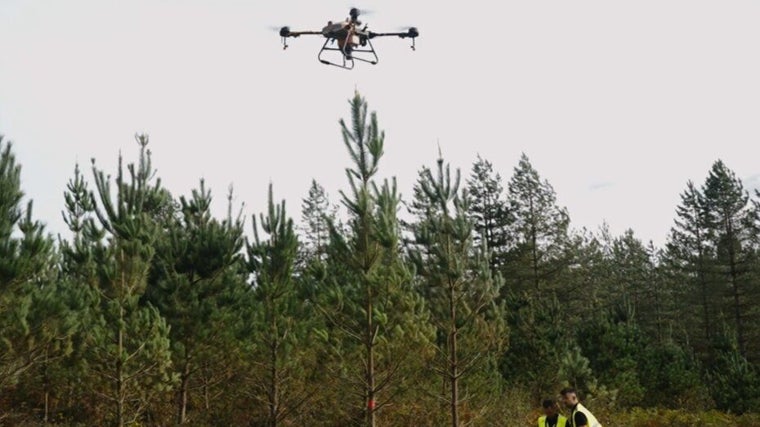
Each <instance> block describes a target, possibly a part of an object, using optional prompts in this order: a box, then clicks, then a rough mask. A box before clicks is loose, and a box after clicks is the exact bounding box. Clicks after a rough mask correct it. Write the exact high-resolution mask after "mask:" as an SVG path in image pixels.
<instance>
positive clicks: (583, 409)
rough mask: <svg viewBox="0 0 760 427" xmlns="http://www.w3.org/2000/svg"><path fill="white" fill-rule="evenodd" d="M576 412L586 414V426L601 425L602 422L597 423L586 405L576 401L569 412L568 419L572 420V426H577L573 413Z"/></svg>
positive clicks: (597, 426) (594, 426)
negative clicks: (573, 407)
mask: <svg viewBox="0 0 760 427" xmlns="http://www.w3.org/2000/svg"><path fill="white" fill-rule="evenodd" d="M578 412H582V413H583V415H585V416H586V419H587V420H588V427H602V424H601V423H599V421H598V420H597V419H596V417H595V416H594V414H592V413H591V411H589V410H588V409H586V407H585V406H583V405H581V404H580V403H578V404H577V405H576V406H575V409H573V413H572V414H570V419H571V420H573V421H572V423H573V427H578V426H576V425H575V414H577V413H578Z"/></svg>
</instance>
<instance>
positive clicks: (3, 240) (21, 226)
mask: <svg viewBox="0 0 760 427" xmlns="http://www.w3.org/2000/svg"><path fill="white" fill-rule="evenodd" d="M23 197H24V193H23V191H22V190H21V166H20V165H18V164H16V158H15V155H14V154H13V151H12V145H11V144H10V143H4V142H3V140H2V137H0V391H1V390H3V389H4V388H5V387H7V386H9V385H12V384H14V383H16V382H17V380H18V378H19V375H20V374H22V373H23V372H25V371H27V370H28V369H30V368H31V367H33V366H34V365H35V363H37V362H38V361H39V360H40V359H41V358H44V350H45V343H44V341H43V342H40V343H37V342H36V341H35V340H34V335H33V332H34V331H32V330H30V324H29V321H30V320H31V319H30V318H29V316H30V314H31V313H30V310H33V308H32V307H31V304H32V302H33V299H34V298H35V296H39V294H38V293H37V291H39V287H41V286H43V285H45V284H46V283H49V282H50V280H51V279H52V278H53V277H54V276H52V267H53V261H54V258H53V245H52V241H51V239H50V237H49V236H47V235H46V234H45V231H44V225H43V224H42V223H40V222H39V221H36V220H34V219H33V213H32V201H29V202H28V203H27V204H26V209H23V208H22V199H23Z"/></svg>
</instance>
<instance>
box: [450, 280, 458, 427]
mask: <svg viewBox="0 0 760 427" xmlns="http://www.w3.org/2000/svg"><path fill="white" fill-rule="evenodd" d="M449 316H450V318H451V330H450V331H449V342H450V347H449V353H450V354H449V379H450V380H451V402H450V404H451V425H452V427H458V426H459V366H458V363H459V360H458V359H457V333H458V330H457V322H456V320H457V307H456V292H455V290H454V286H453V285H450V286H449Z"/></svg>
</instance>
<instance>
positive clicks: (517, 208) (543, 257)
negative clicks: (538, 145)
mask: <svg viewBox="0 0 760 427" xmlns="http://www.w3.org/2000/svg"><path fill="white" fill-rule="evenodd" d="M508 189H509V202H510V210H511V212H512V213H513V215H514V222H513V223H512V232H511V234H512V238H513V239H514V241H515V242H516V246H515V248H514V249H513V250H512V251H511V253H510V256H509V258H510V261H511V262H510V266H509V267H508V268H507V269H506V273H505V278H506V279H507V280H509V282H510V283H512V282H514V283H513V284H514V285H515V286H516V288H515V289H519V290H528V289H532V290H533V291H534V292H536V293H541V291H552V292H556V291H557V287H558V283H556V279H557V277H558V276H559V273H560V272H562V270H563V267H564V266H566V265H567V264H568V263H569V259H568V256H569V254H568V250H567V249H568V241H569V240H568V227H569V224H570V218H569V216H568V213H567V211H566V209H564V208H560V207H559V206H557V202H556V199H557V197H556V194H555V192H554V189H553V188H552V186H551V185H550V184H549V182H547V181H546V180H542V179H541V178H540V176H539V174H538V172H537V171H536V170H535V169H534V168H533V166H532V165H531V164H530V161H529V160H528V157H527V156H526V155H525V154H523V155H522V157H521V158H520V161H519V163H518V165H517V167H516V168H515V171H514V174H513V175H512V178H511V179H510V181H509V185H508Z"/></svg>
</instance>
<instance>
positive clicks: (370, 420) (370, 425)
mask: <svg viewBox="0 0 760 427" xmlns="http://www.w3.org/2000/svg"><path fill="white" fill-rule="evenodd" d="M372 309H373V307H372V288H371V287H370V285H369V284H367V337H366V349H367V378H366V382H367V427H375V348H374V344H375V343H374V330H373V329H374V324H373V322H372Z"/></svg>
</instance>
